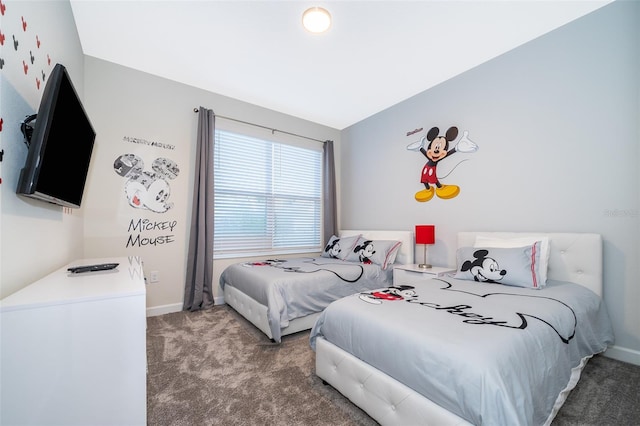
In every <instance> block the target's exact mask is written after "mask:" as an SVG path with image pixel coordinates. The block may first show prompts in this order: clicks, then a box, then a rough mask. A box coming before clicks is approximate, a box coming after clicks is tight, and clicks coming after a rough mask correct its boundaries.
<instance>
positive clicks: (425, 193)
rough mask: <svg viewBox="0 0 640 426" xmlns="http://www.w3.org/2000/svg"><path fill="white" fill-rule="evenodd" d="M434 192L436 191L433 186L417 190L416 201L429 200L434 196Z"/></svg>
mask: <svg viewBox="0 0 640 426" xmlns="http://www.w3.org/2000/svg"><path fill="white" fill-rule="evenodd" d="M434 193H435V191H434V190H433V187H431V188H429V189H423V190H422V191H418V192H416V195H415V197H416V201H420V202H421V203H424V202H427V201H429V200H430V199H432V198H433V194H434Z"/></svg>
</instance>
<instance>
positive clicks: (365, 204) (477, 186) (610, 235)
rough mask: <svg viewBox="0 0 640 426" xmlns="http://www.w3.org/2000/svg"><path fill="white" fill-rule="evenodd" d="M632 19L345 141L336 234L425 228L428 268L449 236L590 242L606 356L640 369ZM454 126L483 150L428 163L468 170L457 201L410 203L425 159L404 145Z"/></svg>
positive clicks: (494, 66) (544, 47) (501, 65)
mask: <svg viewBox="0 0 640 426" xmlns="http://www.w3.org/2000/svg"><path fill="white" fill-rule="evenodd" d="M638 22H640V3H638V2H615V3H613V4H611V5H608V6H605V7H604V8H602V9H600V10H598V11H596V12H594V13H592V14H590V15H587V16H586V17H584V18H581V19H579V20H577V21H574V22H573V23H570V24H568V25H566V26H565V27H562V28H560V29H558V30H556V31H554V32H552V33H550V34H547V35H545V36H543V37H541V38H539V39H537V40H534V41H532V42H530V43H528V44H526V45H524V46H522V47H520V48H518V49H515V50H514V51H511V52H509V53H507V54H504V55H502V56H500V57H498V58H496V59H494V60H492V61H490V62H488V63H485V64H483V65H481V66H479V67H477V68H475V69H472V70H470V71H468V72H466V73H464V74H462V75H460V76H458V77H456V78H454V79H451V80H449V81H447V82H445V83H443V84H441V85H439V86H437V87H435V88H433V89H431V90H428V91H426V92H424V93H421V94H419V95H417V96H415V97H413V98H411V99H409V100H407V101H405V102H402V103H400V104H398V105H396V106H394V107H392V108H389V109H388V110H385V111H383V112H381V113H379V114H377V115H375V116H373V117H370V118H369V119H367V120H364V121H362V122H360V123H358V124H356V125H354V126H352V127H350V128H348V129H346V130H344V131H343V134H342V197H341V201H342V215H341V219H342V224H343V226H344V227H346V228H359V229H366V228H378V229H385V228H386V229H412V228H413V226H414V225H415V224H421V223H432V224H435V225H436V238H437V243H436V244H435V246H433V247H430V248H429V253H430V257H431V259H430V260H431V263H434V264H437V265H455V237H456V233H457V232H458V231H466V230H505V231H518V230H520V231H568V232H569V231H571V232H596V233H600V234H602V236H603V238H604V249H605V251H604V253H605V254H604V256H605V259H604V261H605V276H604V279H605V290H604V297H605V301H606V304H607V307H608V310H609V314H610V317H611V319H612V322H613V324H614V328H615V334H616V348H615V350H614V351H610V353H613V354H614V355H615V356H617V357H619V358H623V359H625V360H630V361H633V362H635V363H640V310H639V309H638V303H639V302H640V286H638V276H639V274H640V266H639V265H640V262H639V260H640V257H639V251H638V237H639V236H640V231H639V223H640V222H639V218H640V204H639V195H640V186H639V185H638V182H639V176H638V160H639V159H640V153H639V146H640V145H639V142H640V128H639V120H638V118H639V117H640V106H639V105H640V87H639V78H638V76H639V75H640V30H639V27H638V25H637V24H638ZM452 54H455V52H453V53H452ZM439 61H446V58H434V66H437V63H438V62H439ZM426 72H429V71H428V70H425V73H426ZM452 125H456V126H458V127H459V129H460V131H461V132H462V131H463V130H468V131H469V137H470V138H471V139H472V140H473V141H474V142H476V143H477V144H478V145H479V150H478V152H476V153H474V154H467V155H462V154H454V156H452V157H451V158H447V159H445V160H443V161H442V162H441V163H439V165H438V172H439V174H445V173H446V172H447V171H448V170H450V169H451V168H453V167H454V166H455V165H456V164H457V163H459V162H460V160H462V159H468V160H469V161H466V162H463V163H461V164H460V165H459V166H458V167H457V168H455V170H453V172H452V173H451V174H450V175H449V176H448V177H446V178H443V179H442V183H444V184H456V185H459V186H460V187H461V193H460V195H459V196H458V197H457V198H454V199H450V200H443V199H438V198H434V199H433V200H431V201H429V202H427V203H418V202H417V201H415V200H414V198H413V197H414V193H415V192H417V191H418V190H420V189H422V188H423V187H422V186H421V184H420V179H419V178H420V172H421V169H422V166H423V165H424V163H425V158H424V157H423V156H422V155H421V154H420V153H415V152H411V151H408V150H407V149H406V148H405V147H406V146H407V145H408V144H409V143H410V142H413V141H415V140H417V139H418V138H419V137H420V136H422V135H424V134H426V132H427V131H428V129H429V128H431V127H432V126H437V127H439V128H440V130H441V133H442V134H444V132H445V131H446V129H447V128H448V127H449V126H452ZM416 128H424V131H423V132H421V133H418V134H415V135H412V136H409V137H407V136H406V133H407V132H409V131H412V130H414V129H416ZM372 169H373V170H375V173H373V172H372V171H371V170H372ZM418 253H419V254H420V255H421V253H422V251H419V252H418Z"/></svg>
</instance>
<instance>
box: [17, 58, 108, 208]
mask: <svg viewBox="0 0 640 426" xmlns="http://www.w3.org/2000/svg"><path fill="white" fill-rule="evenodd" d="M95 138H96V133H95V131H94V130H93V127H92V126H91V122H90V121H89V117H87V114H86V112H85V110H84V107H83V106H82V103H81V102H80V98H79V97H78V94H77V92H76V90H75V88H74V87H73V83H72V82H71V79H70V78H69V74H68V73H67V70H66V68H65V67H64V66H63V65H60V64H56V66H55V67H54V68H53V71H52V72H51V75H50V76H49V79H48V80H47V83H46V86H45V88H44V92H43V94H42V100H41V101H40V107H39V108H38V114H37V115H36V119H35V125H34V126H33V129H32V132H31V136H30V141H28V145H29V152H28V154H27V160H26V162H25V166H24V168H23V169H22V171H21V172H20V178H19V180H18V189H17V191H16V192H17V193H18V194H21V195H25V196H28V197H33V198H37V199H39V200H44V201H47V202H50V203H54V204H59V205H61V206H66V207H72V208H79V207H80V203H81V202H82V194H83V192H84V186H85V182H86V179H87V172H88V171H89V163H90V161H91V152H92V151H93V143H94V141H95ZM25 139H28V138H27V133H25Z"/></svg>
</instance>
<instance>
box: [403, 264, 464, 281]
mask: <svg viewBox="0 0 640 426" xmlns="http://www.w3.org/2000/svg"><path fill="white" fill-rule="evenodd" d="M455 272H456V270H455V268H447V267H442V266H432V267H431V268H419V267H418V265H415V264H413V265H396V266H394V268H393V284H394V285H398V284H412V283H416V282H422V281H426V280H428V279H429V278H436V277H443V276H445V275H447V274H449V273H455Z"/></svg>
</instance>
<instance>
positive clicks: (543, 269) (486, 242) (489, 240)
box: [473, 235, 551, 287]
mask: <svg viewBox="0 0 640 426" xmlns="http://www.w3.org/2000/svg"><path fill="white" fill-rule="evenodd" d="M536 241H540V243H541V246H540V247H541V248H540V264H539V269H538V276H539V277H540V283H541V287H544V286H545V285H546V284H547V269H549V255H550V254H551V242H550V241H549V237H546V236H544V235H531V236H527V237H515V238H496V237H489V236H482V235H478V236H476V242H475V243H474V245H473V246H474V247H496V248H511V247H522V246H526V245H531V244H534V243H535V242H536Z"/></svg>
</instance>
